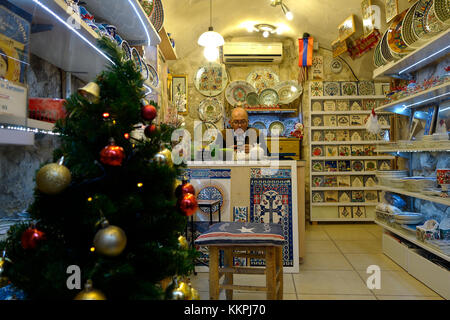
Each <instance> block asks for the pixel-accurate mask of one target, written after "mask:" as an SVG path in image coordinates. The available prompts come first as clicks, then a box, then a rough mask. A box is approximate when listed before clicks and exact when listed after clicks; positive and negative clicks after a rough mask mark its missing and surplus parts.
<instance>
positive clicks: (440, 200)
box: [377, 185, 450, 206]
mask: <svg viewBox="0 0 450 320" xmlns="http://www.w3.org/2000/svg"><path fill="white" fill-rule="evenodd" d="M377 188H378V190H382V191H389V192H394V193H398V194H403V195H405V196H409V197H413V198H418V199H422V200H428V201H431V202H435V203H440V204H443V205H446V206H450V198H442V197H433V196H427V195H424V194H421V193H418V192H411V191H406V190H402V189H397V188H392V187H388V186H384V185H378V187H377Z"/></svg>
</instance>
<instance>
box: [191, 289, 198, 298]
mask: <svg viewBox="0 0 450 320" xmlns="http://www.w3.org/2000/svg"><path fill="white" fill-rule="evenodd" d="M191 300H200V295H199V294H198V291H197V290H196V289H194V288H191Z"/></svg>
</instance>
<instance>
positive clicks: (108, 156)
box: [100, 138, 125, 166]
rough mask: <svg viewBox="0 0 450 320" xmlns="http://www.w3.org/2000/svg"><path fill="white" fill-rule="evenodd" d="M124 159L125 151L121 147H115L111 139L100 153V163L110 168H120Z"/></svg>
mask: <svg viewBox="0 0 450 320" xmlns="http://www.w3.org/2000/svg"><path fill="white" fill-rule="evenodd" d="M123 159H125V151H124V150H123V148H122V147H120V146H116V143H115V142H114V139H112V138H111V140H110V143H109V145H108V146H106V147H104V148H103V149H102V151H100V161H101V162H102V163H103V164H107V165H110V166H121V165H122V161H123Z"/></svg>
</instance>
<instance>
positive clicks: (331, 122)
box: [323, 115, 337, 127]
mask: <svg viewBox="0 0 450 320" xmlns="http://www.w3.org/2000/svg"><path fill="white" fill-rule="evenodd" d="M323 122H324V125H325V127H336V123H337V119H336V116H335V115H327V116H323Z"/></svg>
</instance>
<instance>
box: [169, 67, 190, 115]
mask: <svg viewBox="0 0 450 320" xmlns="http://www.w3.org/2000/svg"><path fill="white" fill-rule="evenodd" d="M170 87H171V96H170V97H171V101H172V103H173V104H174V105H175V106H176V108H177V111H178V114H187V113H188V103H187V101H188V82H187V75H186V74H179V75H172V84H171V86H170Z"/></svg>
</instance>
